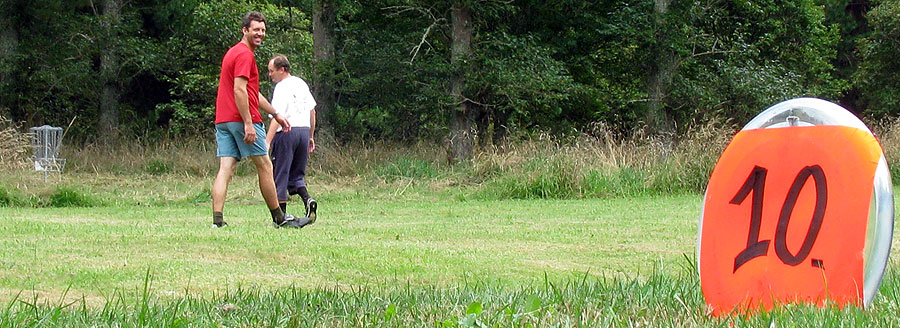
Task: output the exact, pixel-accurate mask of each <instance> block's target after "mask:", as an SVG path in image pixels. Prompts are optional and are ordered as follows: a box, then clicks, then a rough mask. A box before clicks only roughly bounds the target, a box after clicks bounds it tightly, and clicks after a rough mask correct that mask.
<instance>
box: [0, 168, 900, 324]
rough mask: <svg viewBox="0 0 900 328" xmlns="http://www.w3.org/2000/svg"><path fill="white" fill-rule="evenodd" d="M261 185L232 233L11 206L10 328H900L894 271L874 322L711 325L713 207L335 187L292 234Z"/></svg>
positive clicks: (191, 220) (765, 317)
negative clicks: (702, 261) (705, 293)
mask: <svg viewBox="0 0 900 328" xmlns="http://www.w3.org/2000/svg"><path fill="white" fill-rule="evenodd" d="M187 180H190V181H186V182H184V183H186V184H187V185H191V184H193V185H194V188H195V189H202V188H204V187H202V186H199V185H200V184H202V183H203V181H200V180H197V181H193V180H191V179H187ZM253 180H254V179H253V177H238V178H236V180H235V182H234V183H233V186H232V187H233V188H232V189H233V190H232V191H233V192H232V194H230V198H229V199H230V200H231V202H229V204H228V206H227V207H226V213H227V215H226V219H227V220H228V221H229V223H230V226H229V227H228V228H226V229H213V228H210V227H209V222H210V213H209V207H208V205H209V203H208V202H203V201H200V202H191V201H189V198H190V197H186V198H185V199H181V198H180V196H177V195H176V194H170V195H168V196H163V195H162V194H165V193H158V194H153V195H143V196H141V197H146V198H147V199H150V201H147V203H150V204H154V205H151V206H145V205H119V206H116V205H112V206H99V207H89V208H72V207H69V208H16V207H0V233H2V234H3V236H4V237H3V238H2V239H0V249H2V250H3V251H2V254H0V291H2V294H0V296H2V300H0V327H23V326H30V327H73V326H98V327H161V326H166V327H339V326H370V327H412V326H417V327H546V326H554V327H556V326H558V327H646V326H650V327H696V326H732V325H733V326H738V327H759V326H776V327H781V326H853V327H862V326H882V327H891V326H897V325H898V324H900V319H898V318H897V316H896V315H895V313H896V312H897V311H900V303H898V300H900V283H898V282H900V279H898V278H900V277H898V275H897V273H896V270H894V269H893V266H892V267H891V268H889V270H888V275H887V276H886V277H885V281H884V283H883V285H882V288H881V294H880V295H879V296H878V297H877V298H876V300H875V303H874V304H873V306H872V307H871V308H870V309H866V310H863V309H859V308H855V307H852V306H851V307H847V308H845V309H838V308H834V307H827V308H817V307H809V306H803V305H789V306H785V307H780V308H776V309H775V310H773V311H771V312H766V313H762V314H758V315H755V316H751V317H743V316H735V317H723V318H715V317H710V316H708V315H707V314H706V308H705V305H704V301H703V297H702V294H701V291H700V285H699V280H698V277H697V275H696V271H695V269H694V267H693V263H692V261H693V256H694V251H695V249H694V245H695V241H696V240H695V238H696V231H697V216H698V214H699V208H700V200H701V196H699V195H694V194H686V195H671V196H645V197H631V198H613V199H581V200H494V201H486V200H465V198H466V197H464V193H463V192H459V191H457V192H427V190H428V189H429V187H427V186H424V187H423V186H412V187H410V184H409V183H398V184H396V188H394V189H393V190H391V188H383V189H379V190H368V191H367V190H351V189H342V188H339V187H335V186H332V185H327V184H326V185H323V186H321V190H323V192H321V193H319V194H318V195H317V196H318V199H319V201H320V204H321V208H320V221H319V222H317V223H316V224H315V225H313V226H310V227H308V228H305V229H302V230H282V229H274V228H272V227H271V224H270V223H269V218H268V213H267V211H266V210H265V208H264V207H263V206H262V205H261V201H260V200H257V198H259V196H258V194H257V192H255V191H254V187H255V186H254V184H253V182H254V181H253ZM110 181H112V180H110ZM166 182H169V181H166ZM169 183H171V182H169ZM157 188H159V187H157ZM149 189H153V188H149ZM188 189H190V188H188ZM98 190H99V189H98ZM194 192H196V190H192V191H190V192H184V193H183V194H185V195H190V194H192V193H194ZM122 193H125V194H127V197H129V198H135V197H137V196H135V195H132V194H128V192H127V191H124V190H123V191H122ZM154 193H156V192H154ZM201 193H202V192H201ZM160 197H162V198H166V197H169V198H171V200H169V201H170V202H171V204H172V205H170V206H160V205H159V204H158V203H157V202H159V201H160V200H159V199H161V198H160ZM101 198H103V197H101ZM110 198H114V197H110ZM138 198H140V197H138ZM154 199H155V200H154ZM298 208H299V207H298V206H296V204H292V205H291V206H290V207H289V210H290V209H298ZM893 257H894V258H896V255H894V256H893Z"/></svg>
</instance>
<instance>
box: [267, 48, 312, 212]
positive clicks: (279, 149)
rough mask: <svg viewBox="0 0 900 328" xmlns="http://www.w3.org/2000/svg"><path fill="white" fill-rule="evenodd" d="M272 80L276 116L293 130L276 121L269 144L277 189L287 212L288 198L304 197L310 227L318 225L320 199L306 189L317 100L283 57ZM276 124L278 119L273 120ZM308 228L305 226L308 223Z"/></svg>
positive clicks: (272, 64) (275, 62)
mask: <svg viewBox="0 0 900 328" xmlns="http://www.w3.org/2000/svg"><path fill="white" fill-rule="evenodd" d="M268 66H269V77H270V78H271V79H272V81H273V82H275V83H277V84H276V85H275V91H274V92H273V94H272V107H274V108H275V113H276V114H280V115H281V116H283V117H284V118H285V119H286V120H287V121H288V122H290V125H291V128H290V130H289V131H287V132H282V131H281V130H282V129H281V126H280V125H278V124H277V122H275V123H274V124H270V126H269V131H268V132H267V133H266V142H267V143H268V144H269V151H270V153H271V155H272V161H273V163H274V166H275V170H274V171H275V187H276V189H277V192H278V203H279V205H280V206H281V209H282V211H285V210H287V200H288V195H300V197H301V198H302V199H303V204H304V206H305V207H306V217H307V218H308V219H309V220H308V221H309V223H308V224H312V223H314V222H316V208H317V207H318V204H317V203H316V200H315V199H313V198H312V197H310V196H309V192H308V191H307V190H306V180H305V176H306V164H307V161H308V159H309V153H312V152H313V151H314V150H315V149H316V143H315V140H314V139H313V135H314V134H315V131H316V109H315V108H316V100H315V99H313V96H312V94H311V93H310V92H309V86H308V85H307V84H306V82H304V81H303V79H301V78H299V77H296V76H293V75H291V65H290V62H288V60H287V58H286V57H285V56H283V55H275V57H272V59H271V60H269V65H268ZM273 122H274V120H273ZM304 225H305V224H304Z"/></svg>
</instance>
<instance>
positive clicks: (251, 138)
mask: <svg viewBox="0 0 900 328" xmlns="http://www.w3.org/2000/svg"><path fill="white" fill-rule="evenodd" d="M254 142H256V129H255V128H254V127H253V123H244V143H245V144H248V145H252V144H253V143H254Z"/></svg>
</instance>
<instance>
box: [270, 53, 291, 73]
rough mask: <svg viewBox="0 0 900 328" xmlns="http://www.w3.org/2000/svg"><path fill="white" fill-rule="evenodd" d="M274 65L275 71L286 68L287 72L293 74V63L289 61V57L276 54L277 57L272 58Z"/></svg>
mask: <svg viewBox="0 0 900 328" xmlns="http://www.w3.org/2000/svg"><path fill="white" fill-rule="evenodd" d="M272 65H274V66H275V69H276V70H277V69H279V68H284V71H285V72H288V73H290V72H291V62H289V61H288V59H287V57H285V56H284V55H281V54H275V57H272Z"/></svg>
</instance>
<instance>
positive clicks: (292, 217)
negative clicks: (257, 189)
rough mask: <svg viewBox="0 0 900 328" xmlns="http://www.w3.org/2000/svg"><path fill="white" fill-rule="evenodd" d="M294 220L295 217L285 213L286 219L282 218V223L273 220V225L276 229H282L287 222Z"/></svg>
mask: <svg viewBox="0 0 900 328" xmlns="http://www.w3.org/2000/svg"><path fill="white" fill-rule="evenodd" d="M293 219H294V216H293V215H291V214H288V213H284V218H282V219H281V221H278V220H276V219H275V218H272V225H273V226H274V227H276V228H281V226H283V225H284V223H285V222H287V221H290V220H293Z"/></svg>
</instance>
